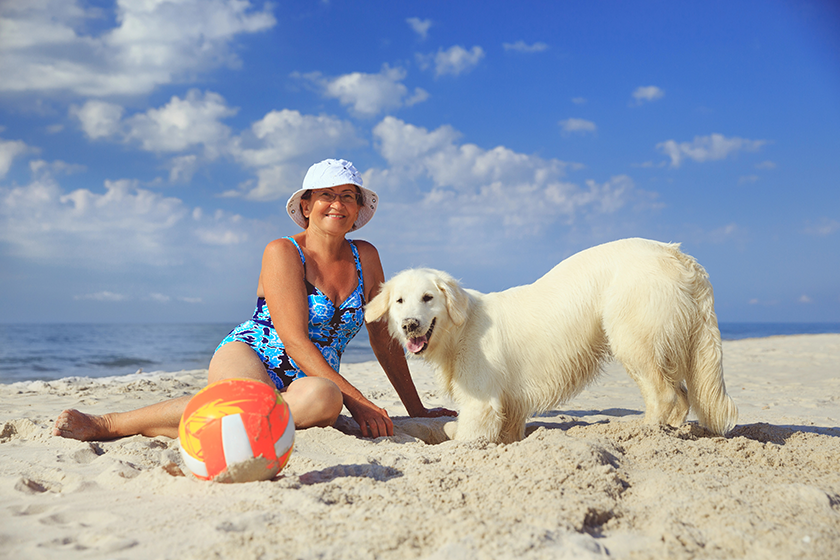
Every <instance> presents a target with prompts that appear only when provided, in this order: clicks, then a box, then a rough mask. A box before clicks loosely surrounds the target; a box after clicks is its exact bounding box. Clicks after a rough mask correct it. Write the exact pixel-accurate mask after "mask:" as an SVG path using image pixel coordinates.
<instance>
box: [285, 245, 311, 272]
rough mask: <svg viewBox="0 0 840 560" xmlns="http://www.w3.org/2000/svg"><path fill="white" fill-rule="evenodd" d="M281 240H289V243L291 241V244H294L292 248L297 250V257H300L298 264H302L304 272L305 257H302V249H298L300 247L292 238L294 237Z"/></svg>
mask: <svg viewBox="0 0 840 560" xmlns="http://www.w3.org/2000/svg"><path fill="white" fill-rule="evenodd" d="M283 239H288V240H289V241H291V242H292V243H293V244H294V246H295V247H296V248H297V250H298V255H300V262H302V263H303V269H304V270H306V257H304V256H303V249H301V248H300V245H298V242H297V241H295V238H294V237H284V238H283Z"/></svg>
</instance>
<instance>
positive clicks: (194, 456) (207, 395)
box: [178, 379, 295, 482]
mask: <svg viewBox="0 0 840 560" xmlns="http://www.w3.org/2000/svg"><path fill="white" fill-rule="evenodd" d="M178 436H179V438H180V441H181V456H182V457H183V459H184V463H185V464H186V466H187V468H189V470H190V471H191V472H192V473H193V474H194V475H195V476H197V477H198V478H201V479H204V480H216V481H219V482H251V481H255V480H268V479H271V478H274V476H276V475H277V473H278V472H280V469H282V468H283V467H284V466H286V463H287V462H288V461H289V457H290V456H291V454H292V448H293V446H294V440H295V423H294V421H293V420H292V415H291V413H290V412H289V405H287V404H286V403H285V402H283V398H282V397H281V396H280V393H278V392H277V391H275V390H274V388H272V387H269V386H268V385H266V384H265V383H261V382H259V381H255V380H253V379H223V380H222V381H217V382H215V383H211V384H210V385H208V386H207V387H205V388H204V389H202V390H201V391H199V392H198V393H197V394H196V395H195V396H194V397H193V398H192V399H191V400H190V402H189V403H188V404H187V408H186V409H185V410H184V414H183V416H182V417H181V423H180V425H179V426H178Z"/></svg>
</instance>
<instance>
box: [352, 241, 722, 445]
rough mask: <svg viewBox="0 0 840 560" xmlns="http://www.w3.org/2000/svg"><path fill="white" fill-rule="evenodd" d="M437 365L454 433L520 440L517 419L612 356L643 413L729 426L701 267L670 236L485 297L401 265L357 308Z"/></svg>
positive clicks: (547, 404) (577, 384)
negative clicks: (454, 407)
mask: <svg viewBox="0 0 840 560" xmlns="http://www.w3.org/2000/svg"><path fill="white" fill-rule="evenodd" d="M385 315H387V319H388V325H389V330H390V332H391V334H392V335H393V336H394V337H395V338H397V339H398V340H400V341H401V342H402V344H403V345H404V346H405V347H406V349H407V350H408V352H410V353H411V354H414V355H419V356H422V357H423V358H425V359H426V360H427V361H429V362H431V363H432V364H433V365H435V366H436V370H437V379H438V382H439V383H440V385H441V386H442V388H443V389H444V390H445V391H446V392H447V393H448V394H449V395H450V396H451V397H452V398H453V399H454V401H455V402H456V403H457V404H458V405H459V407H460V411H459V416H458V422H457V426H456V429H455V434H454V437H455V438H456V439H461V440H464V439H473V438H477V437H486V438H487V439H489V440H490V441H495V442H512V441H518V440H520V439H522V438H523V437H525V422H526V421H527V419H528V418H529V417H530V416H531V414H533V413H534V412H542V411H545V410H549V409H551V408H552V407H554V406H556V405H557V404H559V403H561V402H563V401H566V400H568V399H570V398H571V397H573V396H574V395H575V394H577V393H578V392H579V391H581V390H582V389H583V388H584V386H586V384H587V383H589V382H591V381H592V380H593V379H594V378H595V377H596V376H597V374H598V373H599V372H600V370H601V364H602V363H603V362H604V361H605V359H607V358H608V357H610V356H612V357H615V358H616V359H618V360H619V361H620V362H621V363H622V364H623V365H624V367H625V369H626V370H627V372H628V373H629V374H630V376H631V377H632V378H633V379H634V380H635V381H636V383H637V384H638V385H639V388H640V389H641V391H642V396H643V397H644V400H645V407H646V412H645V421H646V422H648V423H651V424H669V425H671V426H679V425H680V424H682V423H683V422H684V421H685V418H686V416H687V414H688V410H689V406H690V407H691V409H693V410H694V412H695V414H696V415H697V417H698V418H699V420H700V424H702V425H703V426H705V427H706V428H708V429H709V430H711V431H712V432H714V433H716V434H726V433H727V432H728V431H729V430H731V429H732V428H733V427H734V426H735V422H736V420H737V418H738V410H737V408H736V407H735V404H734V403H733V402H732V399H730V397H729V396H728V395H727V394H726V387H725V385H724V382H723V369H722V366H721V344H720V331H719V330H718V325H717V317H716V316H715V311H714V296H713V294H712V285H711V284H710V283H709V280H708V275H707V274H706V271H705V270H704V269H703V267H701V266H700V265H699V264H698V263H697V261H695V260H694V259H693V258H692V257H690V256H688V255H685V254H684V253H682V252H681V251H680V250H679V245H678V244H664V243H659V242H656V241H649V240H646V239H625V240H621V241H615V242H612V243H606V244H604V245H599V246H597V247H594V248H591V249H588V250H586V251H582V252H580V253H578V254H576V255H573V256H571V257H570V258H568V259H566V260H564V261H563V262H561V263H560V264H559V265H557V266H556V267H554V269H552V270H551V271H550V272H548V274H546V275H545V276H543V277H542V278H540V279H539V280H537V281H536V282H534V283H533V284H530V285H528V286H519V287H516V288H511V289H509V290H506V291H503V292H498V293H491V294H482V293H479V292H477V291H475V290H465V289H463V288H461V287H460V285H459V284H458V283H457V282H456V281H455V280H454V279H453V278H452V277H451V276H449V275H448V274H446V273H444V272H440V271H437V270H430V269H413V270H407V271H404V272H401V273H400V274H398V275H397V276H395V277H394V278H392V279H391V280H390V281H388V282H385V283H384V284H383V285H382V291H381V292H380V293H379V295H377V296H376V297H375V298H373V300H371V301H370V303H369V304H368V306H367V308H366V310H365V319H366V320H367V321H368V322H371V321H376V320H379V319H381V318H382V317H384V316H385Z"/></svg>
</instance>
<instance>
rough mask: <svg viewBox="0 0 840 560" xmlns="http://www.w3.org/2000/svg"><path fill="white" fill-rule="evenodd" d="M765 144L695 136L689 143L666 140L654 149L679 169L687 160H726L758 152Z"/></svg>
mask: <svg viewBox="0 0 840 560" xmlns="http://www.w3.org/2000/svg"><path fill="white" fill-rule="evenodd" d="M766 143H767V142H766V141H765V140H748V139H745V138H738V137H734V138H727V137H725V136H723V135H722V134H712V135H710V136H695V137H694V140H693V141H691V142H679V143H678V142H677V141H675V140H667V141H665V142H661V143H659V144H657V145H656V148H657V149H658V150H659V151H660V152H662V153H663V154H665V155H666V156H668V157H669V158H671V167H679V166H680V165H682V162H683V161H684V160H685V159H686V158H688V159H691V160H693V161H696V162H699V163H703V162H706V161H717V160H722V159H726V158H727V157H729V156H730V155H733V154H736V153H738V152H740V151H747V152H755V151H758V150H759V149H760V148H761V147H762V146H763V145H764V144H766Z"/></svg>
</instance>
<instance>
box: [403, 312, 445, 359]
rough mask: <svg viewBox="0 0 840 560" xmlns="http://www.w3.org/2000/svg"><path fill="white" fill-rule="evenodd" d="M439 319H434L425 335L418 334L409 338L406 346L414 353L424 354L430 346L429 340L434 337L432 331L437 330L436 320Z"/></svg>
mask: <svg viewBox="0 0 840 560" xmlns="http://www.w3.org/2000/svg"><path fill="white" fill-rule="evenodd" d="M436 321H437V319H432V324H431V325H429V330H427V331H426V334H424V335H423V336H416V337H412V338H409V339H408V340H407V341H406V343H405V348H406V350H408V351H409V352H411V353H412V354H422V353H423V351H424V350H425V349H426V348H428V346H429V340H431V338H432V332H434V330H435V322H436Z"/></svg>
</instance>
